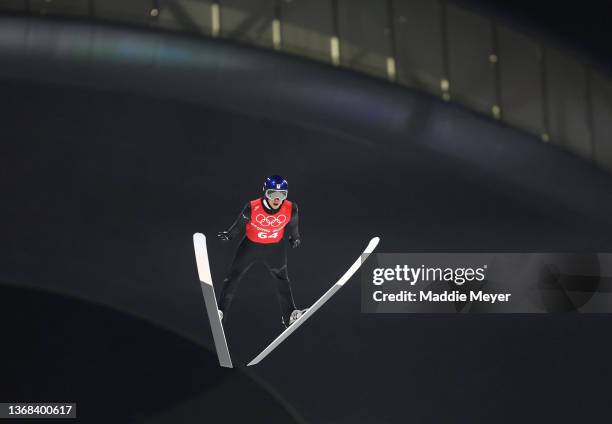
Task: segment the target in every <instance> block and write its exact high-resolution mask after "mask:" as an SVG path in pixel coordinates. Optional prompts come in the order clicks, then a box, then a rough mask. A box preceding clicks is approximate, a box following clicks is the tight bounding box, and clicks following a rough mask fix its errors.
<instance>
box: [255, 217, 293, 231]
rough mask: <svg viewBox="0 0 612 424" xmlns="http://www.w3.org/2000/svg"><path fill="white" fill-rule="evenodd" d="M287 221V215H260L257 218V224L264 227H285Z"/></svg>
mask: <svg viewBox="0 0 612 424" xmlns="http://www.w3.org/2000/svg"><path fill="white" fill-rule="evenodd" d="M285 221H287V217H286V216H285V215H278V216H270V215H268V216H266V215H264V214H261V213H260V214H259V215H257V216H256V217H255V222H257V223H258V224H259V225H261V226H262V227H273V228H277V227H280V226H281V225H283V224H284V223H285Z"/></svg>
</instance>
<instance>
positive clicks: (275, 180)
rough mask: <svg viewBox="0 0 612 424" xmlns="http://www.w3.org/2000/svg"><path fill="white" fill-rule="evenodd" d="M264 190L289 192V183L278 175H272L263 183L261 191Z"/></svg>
mask: <svg viewBox="0 0 612 424" xmlns="http://www.w3.org/2000/svg"><path fill="white" fill-rule="evenodd" d="M266 190H289V183H288V182H287V180H286V179H284V178H283V177H281V176H280V175H272V176H270V177H268V178H266V181H265V182H264V185H263V191H266Z"/></svg>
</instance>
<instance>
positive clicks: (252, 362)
mask: <svg viewBox="0 0 612 424" xmlns="http://www.w3.org/2000/svg"><path fill="white" fill-rule="evenodd" d="M257 364H259V361H257V362H255V359H253V360H252V361H251V362H249V363H248V364H247V367H251V366H253V365H257Z"/></svg>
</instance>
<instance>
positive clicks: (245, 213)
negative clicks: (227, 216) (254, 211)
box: [217, 203, 251, 241]
mask: <svg viewBox="0 0 612 424" xmlns="http://www.w3.org/2000/svg"><path fill="white" fill-rule="evenodd" d="M250 220H251V204H250V203H247V204H246V205H245V206H244V208H242V212H240V215H238V218H236V220H235V221H234V223H233V224H232V225H231V226H230V227H229V229H227V231H221V232H220V233H219V234H217V236H218V237H219V238H220V239H221V240H223V241H229V240H232V239H233V238H236V237H238V236H239V235H240V234H242V231H244V227H245V225H246V224H248V223H249V221H250Z"/></svg>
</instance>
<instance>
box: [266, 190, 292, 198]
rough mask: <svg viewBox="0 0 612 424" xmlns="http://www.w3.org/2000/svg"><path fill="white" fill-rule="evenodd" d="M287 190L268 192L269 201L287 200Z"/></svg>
mask: <svg viewBox="0 0 612 424" xmlns="http://www.w3.org/2000/svg"><path fill="white" fill-rule="evenodd" d="M287 193H288V191H287V190H272V189H269V190H266V198H267V199H268V200H274V199H279V200H285V199H286V198H287Z"/></svg>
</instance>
